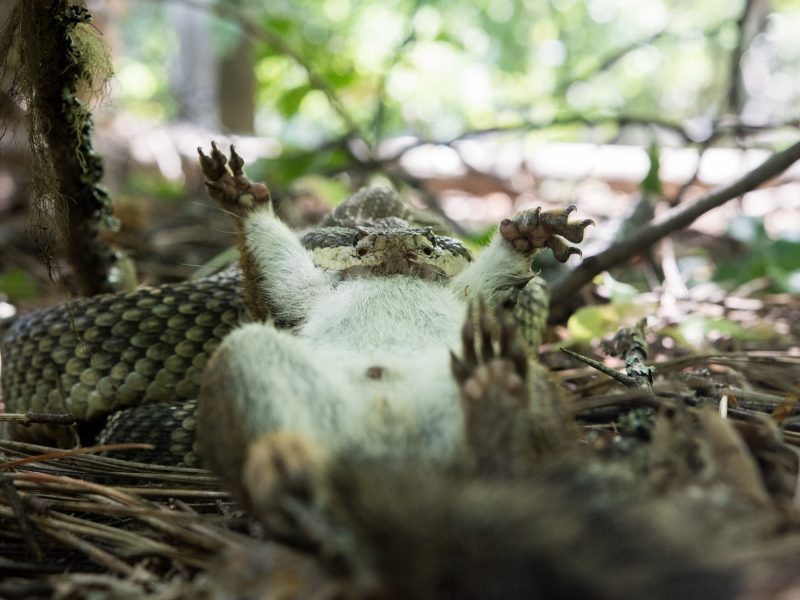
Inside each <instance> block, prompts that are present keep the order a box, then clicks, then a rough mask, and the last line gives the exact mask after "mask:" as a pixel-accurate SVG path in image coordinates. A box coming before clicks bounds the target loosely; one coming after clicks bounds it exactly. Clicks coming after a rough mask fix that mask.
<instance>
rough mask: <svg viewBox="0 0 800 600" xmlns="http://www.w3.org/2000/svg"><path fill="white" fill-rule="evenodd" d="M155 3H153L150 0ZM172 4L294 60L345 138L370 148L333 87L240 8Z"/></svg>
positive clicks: (194, 0) (188, 1)
mask: <svg viewBox="0 0 800 600" xmlns="http://www.w3.org/2000/svg"><path fill="white" fill-rule="evenodd" d="M151 1H155V0H151ZM170 1H172V2H176V3H179V4H183V5H185V6H190V7H192V8H196V9H198V10H202V11H210V12H213V13H214V14H216V15H217V16H218V17H220V18H222V19H226V20H228V21H230V22H232V23H235V24H237V25H238V26H239V27H240V28H241V30H242V32H244V34H245V35H247V36H248V37H250V38H253V39H256V40H258V41H260V42H263V43H265V44H267V45H268V46H270V47H272V48H273V49H274V50H276V51H277V52H279V53H280V54H283V55H285V56H288V57H289V58H291V59H292V60H294V61H295V62H296V63H297V64H298V65H299V66H300V67H301V68H302V69H303V71H305V73H306V77H307V78H308V83H309V84H310V85H311V87H312V88H314V89H316V90H319V91H321V92H322V93H323V94H325V96H326V97H327V98H328V102H330V105H331V107H332V108H333V110H334V111H335V112H336V114H338V115H339V118H340V119H341V120H342V122H343V123H344V125H345V128H346V129H347V132H348V133H347V135H348V137H349V136H350V135H356V136H358V137H359V138H361V139H362V140H364V143H365V144H366V145H367V147H370V144H369V138H368V137H367V135H366V134H365V132H363V131H362V130H361V127H359V126H358V124H357V123H356V121H355V119H353V117H352V116H351V115H350V113H349V112H348V111H347V109H346V108H345V106H344V103H343V102H342V101H341V99H340V98H339V96H338V95H337V94H336V91H335V90H334V88H333V86H332V85H331V84H330V83H329V82H328V81H327V80H326V79H325V78H324V77H323V76H322V75H320V74H319V73H317V71H316V70H315V69H314V67H312V65H311V64H310V63H309V61H308V60H306V58H305V57H304V56H303V55H302V54H300V52H298V51H297V50H295V49H294V48H292V47H291V46H290V45H289V44H287V43H286V42H285V41H284V40H283V38H282V37H281V36H280V35H279V34H277V33H275V32H274V31H272V30H270V29H268V28H267V27H266V26H264V25H259V24H258V23H256V22H255V21H254V20H252V19H250V18H249V17H247V16H246V15H245V14H243V13H242V11H241V10H240V9H238V8H237V7H235V6H229V5H227V4H225V3H224V2H215V3H214V4H211V5H209V4H206V3H204V2H199V1H198V0H170Z"/></svg>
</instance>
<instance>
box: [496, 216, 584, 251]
mask: <svg viewBox="0 0 800 600" xmlns="http://www.w3.org/2000/svg"><path fill="white" fill-rule="evenodd" d="M575 210H577V209H576V207H575V205H574V204H571V205H569V206H568V207H567V208H558V209H554V210H547V211H544V212H542V209H541V208H540V207H536V208H533V209H529V210H523V211H521V212H519V213H517V214H516V215H514V216H513V217H512V218H510V219H503V221H502V222H501V223H500V235H501V236H503V239H505V240H506V241H507V242H508V243H509V244H511V246H512V247H513V248H514V249H516V250H517V251H519V252H522V253H524V254H532V253H533V252H535V251H536V250H538V249H539V248H550V249H551V250H552V251H553V254H554V255H555V257H556V260H558V261H559V262H566V261H567V259H569V257H570V256H571V255H573V254H577V255H579V256H580V255H581V251H580V250H579V249H578V248H575V247H574V246H570V245H569V244H567V243H566V242H565V241H564V239H566V240H568V241H570V242H573V243H575V244H577V243H579V242H582V241H583V234H584V230H585V229H586V228H587V227H588V226H589V225H594V221H592V220H591V219H584V220H583V221H570V220H569V215H570V214H571V213H573V212H575Z"/></svg>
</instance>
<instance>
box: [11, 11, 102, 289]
mask: <svg viewBox="0 0 800 600" xmlns="http://www.w3.org/2000/svg"><path fill="white" fill-rule="evenodd" d="M0 57H2V58H1V59H0V61H1V62H0V81H2V82H3V85H4V87H6V88H7V93H8V94H9V96H10V97H11V98H12V100H14V101H15V102H16V103H18V104H19V105H20V106H21V107H23V108H25V110H26V116H27V118H26V127H27V133H28V140H29V144H30V162H29V169H28V176H29V180H30V190H31V203H30V215H29V232H30V235H31V237H32V239H33V241H34V243H35V244H36V247H37V249H38V250H39V252H40V255H41V257H42V260H43V261H44V262H45V263H46V265H47V268H48V271H49V273H50V276H51V278H53V279H56V278H57V276H58V275H59V274H60V261H61V259H62V258H63V259H64V260H66V261H67V263H68V264H69V265H70V267H71V268H72V272H73V277H74V281H75V284H76V286H77V288H78V290H79V291H80V292H81V293H83V294H87V295H91V294H97V293H101V292H105V291H111V284H110V282H109V271H110V269H111V266H112V264H113V262H114V253H113V252H112V250H111V249H110V248H108V247H107V246H106V245H105V244H104V243H103V241H102V240H101V238H100V235H99V234H100V231H101V230H102V229H103V228H104V227H108V226H111V225H113V223H114V221H113V217H112V214H111V201H110V198H109V195H108V193H107V192H106V190H105V189H104V188H103V187H102V186H101V185H100V180H101V178H102V176H103V162H102V159H101V158H100V157H99V156H98V155H97V154H96V153H95V152H94V150H93V147H92V139H91V136H92V128H93V124H92V115H91V111H90V109H89V105H88V102H89V101H90V100H91V98H93V97H97V96H98V95H99V94H100V93H101V92H102V90H103V89H104V87H105V85H106V83H107V82H108V80H109V78H110V76H111V65H110V59H109V56H108V52H107V50H106V47H105V44H104V43H103V41H102V38H101V36H100V34H99V32H98V31H97V30H96V29H95V28H94V27H93V26H92V25H91V14H90V13H89V11H88V10H86V8H84V7H83V6H79V5H76V4H73V3H72V2H70V1H69V0H21V1H20V2H18V3H17V5H16V6H15V8H14V10H13V11H12V13H11V16H10V18H9V19H8V21H7V22H6V24H5V26H4V28H3V31H2V33H1V34H0ZM0 133H5V132H0Z"/></svg>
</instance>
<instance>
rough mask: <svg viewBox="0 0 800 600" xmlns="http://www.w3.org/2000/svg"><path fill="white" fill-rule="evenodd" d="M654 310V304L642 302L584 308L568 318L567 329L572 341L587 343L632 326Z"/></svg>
mask: <svg viewBox="0 0 800 600" xmlns="http://www.w3.org/2000/svg"><path fill="white" fill-rule="evenodd" d="M655 309H656V303H655V302H644V301H639V302H635V301H630V302H619V303H616V304H601V305H595V306H584V307H583V308H579V309H578V310H577V311H575V313H574V314H573V315H572V316H571V317H570V318H569V320H568V321H567V329H568V330H569V333H570V336H571V339H572V340H573V341H575V342H588V341H589V340H593V339H599V338H602V337H605V336H606V335H609V334H611V333H614V332H615V331H617V330H619V328H620V327H625V326H631V325H634V324H636V323H637V322H638V321H639V320H640V319H641V318H643V317H646V316H647V315H649V314H653V312H654V311H655Z"/></svg>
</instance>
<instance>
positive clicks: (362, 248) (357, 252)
mask: <svg viewBox="0 0 800 600" xmlns="http://www.w3.org/2000/svg"><path fill="white" fill-rule="evenodd" d="M356 254H358V255H359V256H366V254H367V249H366V248H364V247H363V246H362V247H361V248H359V249H358V250H357V251H356Z"/></svg>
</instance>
